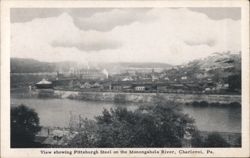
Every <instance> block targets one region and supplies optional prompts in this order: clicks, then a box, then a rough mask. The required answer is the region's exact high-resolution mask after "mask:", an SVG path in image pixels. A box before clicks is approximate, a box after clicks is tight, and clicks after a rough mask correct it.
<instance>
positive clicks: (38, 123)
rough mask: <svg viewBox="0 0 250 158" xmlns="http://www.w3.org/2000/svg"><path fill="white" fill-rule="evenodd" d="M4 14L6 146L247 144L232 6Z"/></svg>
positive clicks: (236, 10)
mask: <svg viewBox="0 0 250 158" xmlns="http://www.w3.org/2000/svg"><path fill="white" fill-rule="evenodd" d="M8 11H9V12H8V14H9V19H8V20H9V35H10V36H9V48H8V49H9V57H8V58H9V61H8V64H9V71H8V72H7V73H9V74H8V75H9V77H8V80H9V85H6V86H8V87H9V104H8V105H6V107H7V108H6V109H7V110H6V109H5V112H7V113H8V115H9V116H8V117H9V122H8V124H9V131H7V132H8V133H9V138H8V139H9V145H10V146H9V147H10V149H11V150H12V149H20V150H22V149H29V148H35V149H39V148H41V149H44V150H39V153H40V154H41V155H40V156H42V155H43V154H44V155H46V154H50V153H49V152H48V151H46V149H51V150H50V151H53V152H54V154H64V155H65V153H66V154H67V152H69V153H68V154H69V155H71V154H82V153H83V152H87V151H85V150H84V149H86V148H88V149H98V148H102V149H111V150H101V151H97V153H98V152H99V153H101V154H115V152H113V150H112V149H117V148H119V149H123V148H124V149H128V148H129V149H144V148H146V149H149V150H148V151H146V150H129V151H124V152H125V153H124V154H128V153H129V154H130V156H131V154H132V155H133V154H145V155H146V154H147V153H149V154H152V153H153V152H155V153H157V154H163V156H164V154H167V153H168V152H169V153H170V152H172V151H166V150H159V153H158V150H153V149H173V148H174V149H180V150H178V151H173V154H184V155H185V154H205V153H204V151H203V150H199V149H202V148H210V149H216V148H221V149H241V148H242V146H243V145H242V142H243V141H248V139H249V138H244V139H243V136H242V132H246V130H249V127H248V126H245V125H244V124H243V120H244V118H243V116H242V113H243V111H244V110H245V111H249V110H248V108H249V102H247V101H249V100H247V101H244V103H243V101H242V96H244V95H247V96H249V94H246V93H245V94H244V92H248V89H247V90H245V91H244V88H247V87H244V86H242V85H244V83H243V82H244V79H242V75H243V73H244V71H243V72H242V68H243V66H244V65H243V64H242V63H243V58H244V54H245V55H246V52H245V53H244V51H245V50H244V49H243V47H242V46H243V45H244V44H243V43H244V41H242V39H244V38H243V37H242V36H243V34H244V33H243V34H242V24H243V18H242V8H241V7H240V6H231V7H226V6H225V7H214V6H213V7H209V6H207V7H204V6H203V7H192V6H187V7H185V6H184V5H183V6H176V7H174V6H169V7H168V6H166V7H155V6H149V5H147V6H145V7H138V6H133V7H121V6H118V5H117V6H108V7H107V6H102V7H100V6H98V7H95V6H90V7H88V6H87V7H86V6H84V7H82V6H79V7H78V6H77V7H71V6H69V7H67V6H64V7H53V6H51V7H41V6H39V7H11V8H9V10H8ZM2 50H4V49H2ZM245 59H247V60H245V61H244V62H249V61H248V57H245ZM246 64H249V63H245V65H246ZM248 68H249V67H248ZM248 68H247V69H248ZM244 69H246V68H244ZM246 72H247V71H246ZM247 76H248V75H247ZM1 78H2V76H1ZM245 81H248V79H246V80H245ZM2 84H3V82H1V85H2ZM246 85H247V86H248V83H247V84H246ZM1 93H3V91H1ZM247 99H248V98H247ZM246 106H247V108H246ZM244 107H245V108H246V109H243V108H244ZM1 113H2V112H1ZM246 118H247V117H246ZM1 123H2V121H1ZM247 123H248V124H249V122H247ZM243 126H244V128H245V127H246V128H248V129H246V128H245V129H244V130H242V129H243ZM247 132H249V131H247ZM57 148H59V149H61V150H59V151H58V153H55V150H52V149H57ZM80 148H81V150H77V149H80ZM64 149H65V151H64ZM66 149H67V150H66ZM68 149H69V150H68ZM70 149H76V150H74V151H72V150H70ZM151 149H152V150H151ZM182 149H197V150H182ZM92 151H93V154H94V150H91V152H92ZM47 152H48V153H47ZM71 152H73V153H71ZM77 152H79V153H77ZM117 152H118V151H117ZM126 152H128V153H126ZM206 152H208V151H206ZM209 152H211V153H213V151H209ZM209 152H208V153H209ZM120 154H121V151H120ZM57 156H60V155H57ZM82 156H83V155H82ZM99 156H100V155H99ZM102 156H104V155H102ZM126 156H127V155H126ZM155 156H156V155H155ZM170 156H171V155H170ZM172 156H173V155H172ZM211 156H213V155H211Z"/></svg>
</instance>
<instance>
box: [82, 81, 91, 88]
mask: <svg viewBox="0 0 250 158" xmlns="http://www.w3.org/2000/svg"><path fill="white" fill-rule="evenodd" d="M91 87H92V85H91V84H90V83H89V82H85V83H84V84H83V85H81V86H80V88H86V89H89V88H91Z"/></svg>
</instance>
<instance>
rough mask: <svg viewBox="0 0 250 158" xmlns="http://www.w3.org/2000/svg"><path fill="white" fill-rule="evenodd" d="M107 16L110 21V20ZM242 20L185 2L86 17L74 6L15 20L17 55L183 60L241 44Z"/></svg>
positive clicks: (13, 46) (13, 49) (14, 51)
mask: <svg viewBox="0 0 250 158" xmlns="http://www.w3.org/2000/svg"><path fill="white" fill-rule="evenodd" d="M105 21H107V24H105ZM240 26H241V25H240V20H232V19H221V20H218V19H216V20H213V19H211V18H209V17H208V16H206V15H205V14H203V13H199V12H194V11H191V10H189V9H185V8H178V9H169V8H153V9H146V10H140V9H134V10H133V9H121V10H120V9H110V10H105V11H102V12H95V13H93V14H92V16H87V17H81V27H79V24H77V23H76V22H75V17H72V15H71V14H69V13H68V12H64V13H63V14H61V15H59V16H57V17H49V18H36V19H33V20H32V21H29V22H24V23H14V24H12V26H11V33H12V39H11V56H13V57H29V58H35V59H38V60H44V61H60V60H74V61H79V62H86V61H90V62H105V61H106V62H127V61H130V62H164V63H170V64H181V63H183V62H187V61H190V60H193V59H196V58H203V57H206V56H208V55H210V54H212V53H213V52H223V51H231V52H238V51H240V49H241V36H240V33H241V29H240V28H241V27H240Z"/></svg>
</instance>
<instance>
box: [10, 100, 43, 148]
mask: <svg viewBox="0 0 250 158" xmlns="http://www.w3.org/2000/svg"><path fill="white" fill-rule="evenodd" d="M40 129H41V127H40V125H39V117H38V115H37V113H36V112H35V111H34V110H33V109H30V108H28V107H27V106H25V105H20V106H17V107H12V108H11V147H14V148H15V147H17V148H18V147H33V146H34V144H35V143H34V139H35V135H36V134H37V132H39V131H40Z"/></svg>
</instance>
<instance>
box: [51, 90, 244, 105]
mask: <svg viewBox="0 0 250 158" xmlns="http://www.w3.org/2000/svg"><path fill="white" fill-rule="evenodd" d="M54 95H55V96H56V97H59V98H69V99H78V100H85V101H108V102H117V103H118V102H120V103H123V102H134V103H152V102H154V101H155V99H156V98H157V97H159V98H161V99H164V100H166V101H175V102H180V103H192V102H194V101H196V102H202V101H205V102H207V103H220V104H230V103H234V102H237V103H241V95H215V94H176V93H123V92H77V91H62V90H55V91H54Z"/></svg>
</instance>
